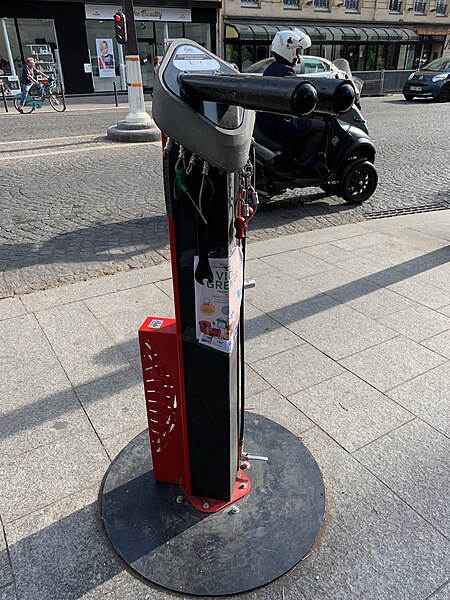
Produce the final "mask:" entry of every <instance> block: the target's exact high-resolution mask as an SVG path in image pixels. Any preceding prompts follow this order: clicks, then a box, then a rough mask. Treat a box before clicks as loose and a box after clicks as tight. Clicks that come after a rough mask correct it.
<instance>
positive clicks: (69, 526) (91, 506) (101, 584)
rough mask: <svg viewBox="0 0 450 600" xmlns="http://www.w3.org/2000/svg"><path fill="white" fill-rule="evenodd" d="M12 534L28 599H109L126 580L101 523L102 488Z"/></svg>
mask: <svg viewBox="0 0 450 600" xmlns="http://www.w3.org/2000/svg"><path fill="white" fill-rule="evenodd" d="M7 534H8V539H9V540H10V544H11V546H10V547H11V560H12V564H13V568H14V572H15V574H16V585H17V591H18V594H19V597H20V598H23V600H35V599H37V598H39V600H55V599H56V598H58V600H69V599H75V598H89V597H91V596H90V594H91V593H94V592H95V594H96V595H97V596H96V597H103V596H104V595H106V593H108V592H111V591H114V590H115V588H116V585H117V584H118V583H119V582H120V581H121V580H122V578H121V576H120V575H121V573H122V572H123V565H122V563H121V562H120V559H119V558H118V556H117V555H116V553H115V552H114V550H113V549H112V547H111V545H110V543H109V540H108V539H107V537H106V534H105V532H104V528H103V525H102V522H101V519H100V514H99V505H98V486H95V487H93V488H88V489H86V490H84V491H81V492H79V493H77V494H75V495H72V496H69V497H67V498H64V499H62V500H60V501H58V502H55V503H53V504H51V505H49V506H47V507H45V508H44V509H40V510H37V511H36V512H33V513H32V514H30V515H27V516H24V517H23V518H21V519H18V520H16V521H14V522H13V523H10V524H9V525H8V526H7ZM129 577H131V576H129ZM100 593H101V594H102V595H103V596H101V595H100ZM93 597H95V596H93Z"/></svg>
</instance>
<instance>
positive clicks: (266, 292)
mask: <svg viewBox="0 0 450 600" xmlns="http://www.w3.org/2000/svg"><path fill="white" fill-rule="evenodd" d="M257 286H258V287H257V288H255V289H254V290H249V291H248V292H247V294H246V296H245V298H246V303H247V304H252V305H253V306H256V308H259V310H261V311H263V312H266V313H268V314H269V315H270V316H274V314H276V309H279V308H283V310H288V309H290V308H291V307H297V306H298V305H299V304H300V305H302V304H303V302H304V301H305V300H310V299H312V300H314V299H316V298H325V296H323V294H320V293H318V292H317V290H315V289H313V288H311V287H310V286H308V285H306V284H305V283H303V281H299V280H298V279H294V277H290V276H289V275H285V274H282V273H279V272H273V273H270V274H268V275H261V276H260V277H258V283H257ZM325 299H326V298H325ZM328 301H329V300H328ZM272 313H273V314H272ZM275 318H276V317H275Z"/></svg>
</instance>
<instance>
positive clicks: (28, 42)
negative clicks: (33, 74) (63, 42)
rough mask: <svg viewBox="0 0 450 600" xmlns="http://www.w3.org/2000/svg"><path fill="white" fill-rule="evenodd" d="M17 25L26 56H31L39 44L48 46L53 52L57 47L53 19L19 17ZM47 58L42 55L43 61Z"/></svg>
mask: <svg viewBox="0 0 450 600" xmlns="http://www.w3.org/2000/svg"><path fill="white" fill-rule="evenodd" d="M17 25H18V28H19V35H20V41H21V42H22V52H23V55H24V57H25V58H27V57H28V56H31V55H32V54H33V52H35V50H36V47H37V46H41V47H42V48H44V47H45V46H48V48H49V50H50V51H51V52H52V53H53V51H54V49H55V48H56V47H57V43H56V33H55V26H54V23H53V19H17ZM46 60H47V59H46V58H45V57H42V62H46ZM36 62H38V63H39V62H40V61H39V60H37V61H36Z"/></svg>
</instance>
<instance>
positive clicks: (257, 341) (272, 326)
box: [244, 304, 305, 364]
mask: <svg viewBox="0 0 450 600" xmlns="http://www.w3.org/2000/svg"><path fill="white" fill-rule="evenodd" d="M244 335H245V360H246V361H247V362H248V363H250V364H251V363H253V362H255V361H257V360H261V359H262V358H266V357H268V356H272V355H273V354H278V353H279V352H282V351H283V350H288V349H289V348H294V347H295V346H300V345H301V344H304V343H305V341H304V340H302V339H301V338H299V337H298V336H297V335H295V334H294V333H292V332H291V331H289V330H288V329H286V328H285V327H282V326H281V325H280V324H279V323H277V321H274V320H273V319H271V318H270V317H268V316H267V315H265V314H264V313H263V312H261V311H260V310H258V309H257V308H255V307H253V306H252V305H251V304H248V305H247V306H246V309H245V334H244Z"/></svg>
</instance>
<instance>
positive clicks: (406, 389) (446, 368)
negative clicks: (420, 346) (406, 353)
mask: <svg viewBox="0 0 450 600" xmlns="http://www.w3.org/2000/svg"><path fill="white" fill-rule="evenodd" d="M387 395H388V396H389V397H390V398H392V399H393V400H395V401H396V402H398V403H399V404H401V405H402V406H404V407H405V408H406V409H407V410H409V411H410V412H412V413H414V414H415V415H417V416H418V417H420V418H421V419H422V420H423V421H425V422H426V423H428V424H429V425H431V426H432V427H434V428H435V429H437V430H438V431H440V432H441V433H443V434H444V435H447V436H448V437H450V403H449V402H448V399H449V397H450V363H449V362H446V363H444V364H443V365H440V366H439V367H436V368H435V369H431V370H430V371H427V372H426V373H424V374H423V375H419V376H418V377H415V378H414V379H411V380H410V381H407V382H406V383H403V384H402V385H399V386H398V387H395V388H393V389H391V390H389V392H387Z"/></svg>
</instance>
